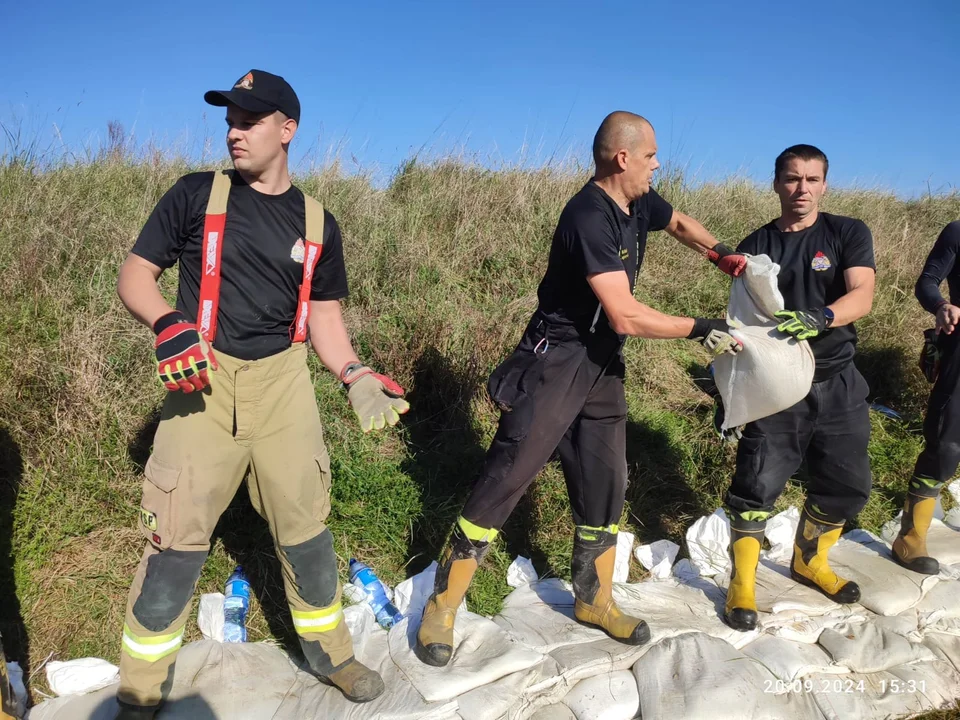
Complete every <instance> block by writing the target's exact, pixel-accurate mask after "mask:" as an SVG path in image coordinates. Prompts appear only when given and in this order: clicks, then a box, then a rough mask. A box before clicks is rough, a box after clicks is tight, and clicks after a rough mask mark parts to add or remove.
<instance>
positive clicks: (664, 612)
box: [494, 579, 758, 657]
mask: <svg viewBox="0 0 960 720" xmlns="http://www.w3.org/2000/svg"><path fill="white" fill-rule="evenodd" d="M613 592H614V599H615V600H616V601H617V603H618V604H619V606H620V608H621V609H622V610H623V611H624V612H626V613H629V614H631V615H634V616H636V617H640V618H643V619H644V620H645V621H646V622H647V624H648V625H649V626H650V636H651V643H655V642H657V641H658V640H661V639H663V638H666V637H672V636H674V635H678V634H681V633H684V632H704V633H708V634H710V635H713V636H715V637H718V638H721V639H723V640H726V641H728V642H730V643H732V644H734V645H736V646H738V647H740V646H742V645H745V644H746V643H748V642H750V641H751V640H752V639H754V638H755V637H756V636H757V634H758V631H753V632H747V633H743V632H738V631H736V630H734V629H733V628H731V627H729V626H728V625H727V624H726V623H724V622H723V620H722V619H721V616H722V614H723V604H724V595H723V592H722V591H721V590H720V589H719V588H718V587H717V586H716V585H715V584H713V583H712V582H709V581H707V580H704V579H700V580H695V581H692V583H691V584H688V583H681V582H679V581H677V580H674V579H667V580H662V581H656V582H654V581H647V582H641V583H629V584H617V585H615V586H614V589H613ZM494 622H496V623H497V624H498V625H499V626H500V627H502V628H504V629H505V630H507V631H508V632H509V633H510V635H511V637H513V638H515V639H516V640H517V641H519V642H521V643H523V644H524V645H526V646H528V647H532V648H534V649H536V650H538V651H540V652H543V653H550V654H551V656H553V657H556V653H555V652H554V651H555V650H557V649H558V648H563V647H565V646H574V645H578V644H582V643H590V642H593V641H596V640H605V639H606V638H607V636H606V634H605V633H604V632H603V631H602V630H598V629H593V628H588V627H585V626H583V625H580V624H579V623H577V622H576V621H575V620H574V619H573V593H572V592H571V591H570V589H569V586H568V585H566V584H565V583H563V582H562V581H560V580H557V579H551V580H541V581H539V582H536V583H532V584H531V585H528V586H525V587H522V588H519V589H517V590H514V591H513V592H512V593H510V595H509V596H508V597H507V599H506V600H505V601H504V603H503V609H502V610H501V611H500V614H498V615H497V616H496V617H495V618H494ZM610 642H612V643H614V646H612V647H615V646H616V645H619V646H620V647H621V648H622V647H624V646H623V644H622V643H616V641H612V640H611V641H610ZM604 652H608V651H607V650H604Z"/></svg>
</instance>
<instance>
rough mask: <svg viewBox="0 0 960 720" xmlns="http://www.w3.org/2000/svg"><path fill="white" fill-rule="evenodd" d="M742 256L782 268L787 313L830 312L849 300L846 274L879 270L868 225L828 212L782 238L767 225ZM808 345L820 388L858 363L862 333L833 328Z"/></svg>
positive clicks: (779, 279)
mask: <svg viewBox="0 0 960 720" xmlns="http://www.w3.org/2000/svg"><path fill="white" fill-rule="evenodd" d="M737 250H738V252H742V253H748V254H750V255H767V256H769V258H770V259H771V260H773V262H775V263H777V264H778V265H780V274H779V276H778V277H777V286H778V287H779V288H780V292H781V293H782V294H783V303H784V305H785V306H786V309H787V310H810V309H814V308H822V307H826V306H827V305H830V304H831V303H833V302H836V301H837V300H839V299H840V298H841V297H843V296H844V295H846V294H847V283H846V280H844V277H843V271H844V270H847V269H849V268H854V267H868V268H873V269H874V270H876V268H877V266H876V264H875V263H874V259H873V236H872V235H871V234H870V229H869V228H868V227H867V226H866V225H865V224H864V223H863V221H862V220H857V219H855V218H848V217H843V216H841V215H830V214H829V213H824V212H822V213H820V215H819V217H818V218H817V221H816V222H815V223H814V224H813V225H811V226H810V227H808V228H805V229H803V230H800V231H798V232H782V231H781V230H780V229H779V228H777V226H776V224H775V222H770V223H767V224H766V225H764V226H763V227H762V228H760V229H759V230H756V231H754V232H753V233H752V234H751V235H749V236H748V237H747V238H746V239H745V240H744V241H743V242H741V243H740V245H738V246H737ZM809 342H810V349H811V350H813V356H814V358H815V359H816V363H817V365H816V371H815V373H814V377H813V380H814V382H820V381H821V380H826V379H827V378H829V377H831V376H832V375H834V374H836V373H837V372H839V371H840V370H842V369H843V367H844V365H846V364H847V363H848V362H850V360H851V359H853V355H854V352H855V351H856V345H857V331H856V328H854V327H853V323H851V324H849V325H844V326H842V327H837V328H828V329H827V330H826V331H824V332H823V333H821V334H820V335H818V336H817V337H815V338H813V339H811V340H810V341H809Z"/></svg>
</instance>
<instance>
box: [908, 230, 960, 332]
mask: <svg viewBox="0 0 960 720" xmlns="http://www.w3.org/2000/svg"><path fill="white" fill-rule="evenodd" d="M958 250H960V220H955V221H954V222H952V223H950V224H949V225H947V226H946V227H945V228H944V229H943V230H942V231H941V232H940V237H938V238H937V242H935V243H934V245H933V249H932V250H931V251H930V254H929V255H927V262H926V264H924V266H923V272H921V273H920V278H919V279H918V280H917V285H916V287H915V288H914V292H915V294H916V296H917V300H919V301H920V304H921V305H923V309H924V310H926V311H927V312H931V313H935V312H936V311H937V305H938V304H939V303H940V302H941V301H942V300H943V295H941V294H940V283H942V282H943V279H944V278H946V279H947V287H948V288H949V289H950V304H951V305H960V263H957V251H958Z"/></svg>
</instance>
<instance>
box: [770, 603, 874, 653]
mask: <svg viewBox="0 0 960 720" xmlns="http://www.w3.org/2000/svg"><path fill="white" fill-rule="evenodd" d="M867 612H868V611H867V610H866V609H865V608H863V607H861V606H859V605H838V606H837V608H836V609H835V610H831V611H830V612H828V613H826V614H824V615H815V616H812V615H808V614H807V613H805V612H801V611H797V610H788V611H785V612H779V613H776V614H773V615H767V614H764V613H761V614H760V619H759V627H760V629H761V630H762V631H763V632H764V633H768V634H771V635H774V636H776V637H780V638H783V639H784V640H791V641H793V642H799V643H807V644H812V643H816V642H817V640H819V639H820V633H822V632H823V631H824V630H825V629H826V628H835V627H837V626H838V625H843V624H844V623H853V622H864V621H866V620H867V617H868V615H867V614H866V613H867ZM869 616H870V617H876V616H875V615H873V614H872V613H870V615H869Z"/></svg>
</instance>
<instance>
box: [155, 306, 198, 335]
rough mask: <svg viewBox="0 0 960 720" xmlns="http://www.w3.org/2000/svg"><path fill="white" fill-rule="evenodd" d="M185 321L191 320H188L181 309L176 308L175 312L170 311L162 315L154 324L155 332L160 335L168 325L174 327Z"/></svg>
mask: <svg viewBox="0 0 960 720" xmlns="http://www.w3.org/2000/svg"><path fill="white" fill-rule="evenodd" d="M185 322H190V321H189V320H187V316H186V315H184V314H183V313H182V312H180V311H179V310H174V311H173V312H169V313H167V314H166V315H162V316H160V318H159V319H158V320H157V321H156V322H155V323H154V324H153V334H154V335H159V334H160V333H162V332H163V331H164V330H166V329H167V328H168V327H172V326H174V325H176V324H177V323H185Z"/></svg>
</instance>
